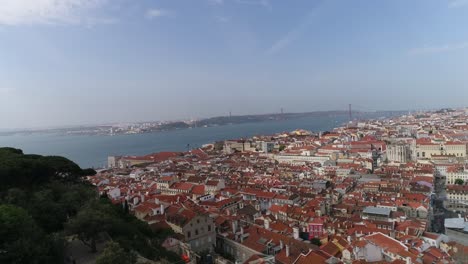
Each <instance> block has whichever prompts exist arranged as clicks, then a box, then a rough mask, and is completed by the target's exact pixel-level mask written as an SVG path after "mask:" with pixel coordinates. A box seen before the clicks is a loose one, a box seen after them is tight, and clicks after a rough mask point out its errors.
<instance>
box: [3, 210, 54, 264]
mask: <svg viewBox="0 0 468 264" xmlns="http://www.w3.org/2000/svg"><path fill="white" fill-rule="evenodd" d="M46 240H47V238H46V236H45V235H44V233H42V232H41V231H40V228H38V226H37V225H36V223H35V222H34V219H33V218H32V217H31V216H30V215H29V214H28V212H27V211H26V210H24V209H22V208H19V207H16V206H13V205H0V263H46V262H48V261H47V256H48V253H49V249H48V247H47V243H46Z"/></svg>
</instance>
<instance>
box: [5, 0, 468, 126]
mask: <svg viewBox="0 0 468 264" xmlns="http://www.w3.org/2000/svg"><path fill="white" fill-rule="evenodd" d="M467 14H468V1H463V0H457V1H411V2H408V1H386V2H383V1H382V2H379V3H376V2H371V1H352V2H351V1H349V2H342V1H334V0H330V1H295V2H294V4H291V3H290V2H288V3H286V2H284V1H269V0H258V1H257V0H231V1H230V0H199V1H163V0H162V1H145V0H142V1H129V0H116V1H109V0H61V1H57V0H40V1H28V0H6V1H4V3H2V6H0V39H1V41H0V58H1V59H0V120H1V125H0V128H2V129H8V128H28V127H50V126H65V125H66V126H68V125H82V124H99V123H112V122H132V121H144V120H180V119H190V118H204V117H212V116H224V115H227V113H228V112H229V111H232V113H233V114H236V115H245V114H262V113H273V112H279V111H280V110H279V109H280V108H284V109H285V111H286V112H307V111H318V110H346V109H347V105H348V104H349V103H351V104H353V105H358V106H364V108H367V109H371V110H404V109H428V108H432V109H434V108H441V107H455V108H457V107H464V106H466V105H465V102H464V101H465V100H464V99H465V98H467V96H468V89H466V88H467V87H466V86H467V85H466V84H467V83H468V80H467V77H466V74H465V73H464V68H466V67H467V66H468V28H466V27H465V26H464V25H466V24H467V23H468V16H467Z"/></svg>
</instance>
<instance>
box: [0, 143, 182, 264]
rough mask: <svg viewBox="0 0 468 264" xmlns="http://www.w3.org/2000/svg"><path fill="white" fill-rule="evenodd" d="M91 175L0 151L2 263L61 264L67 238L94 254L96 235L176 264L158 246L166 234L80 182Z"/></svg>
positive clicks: (56, 161) (65, 163)
mask: <svg viewBox="0 0 468 264" xmlns="http://www.w3.org/2000/svg"><path fill="white" fill-rule="evenodd" d="M95 173H96V171H94V170H93V169H85V170H82V169H81V168H80V167H79V166H78V165H76V164H75V163H74V162H72V161H70V160H68V159H66V158H63V157H58V156H40V155H30V154H28V155H25V154H23V151H21V150H19V149H14V148H0V263H63V260H64V249H65V245H66V242H65V241H66V237H65V236H71V237H78V238H79V239H80V240H81V241H82V242H83V243H84V244H86V245H88V246H89V247H90V249H91V251H95V250H96V242H97V239H98V236H99V234H106V235H110V236H111V238H112V239H113V240H114V241H116V242H117V243H118V245H119V247H121V248H123V250H124V251H125V252H133V251H138V253H139V254H141V255H143V256H144V257H146V258H149V259H159V258H160V257H165V258H167V259H172V260H174V261H177V260H178V259H177V258H178V257H177V256H174V254H171V253H169V252H167V251H165V249H164V248H162V247H161V241H162V240H163V239H165V237H167V233H164V232H160V233H155V232H153V231H152V230H151V229H150V228H149V226H148V225H147V224H146V223H145V222H142V221H140V220H138V219H137V218H135V217H134V216H133V215H130V214H128V211H127V212H125V210H124V208H122V206H121V205H114V204H112V203H111V202H110V201H109V200H108V199H107V198H99V196H98V194H97V191H96V188H95V187H94V186H92V185H90V184H89V183H86V182H84V181H82V180H81V178H82V177H83V176H89V175H94V174H95ZM109 250H115V247H114V248H112V249H109Z"/></svg>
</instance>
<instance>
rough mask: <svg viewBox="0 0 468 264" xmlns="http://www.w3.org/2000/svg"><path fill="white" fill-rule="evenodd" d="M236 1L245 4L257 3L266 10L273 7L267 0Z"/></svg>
mask: <svg viewBox="0 0 468 264" xmlns="http://www.w3.org/2000/svg"><path fill="white" fill-rule="evenodd" d="M236 2H237V3H239V4H246V5H258V6H262V7H264V8H266V9H268V10H272V9H273V7H272V5H271V3H270V1H269V0H236Z"/></svg>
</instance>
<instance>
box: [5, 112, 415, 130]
mask: <svg viewBox="0 0 468 264" xmlns="http://www.w3.org/2000/svg"><path fill="white" fill-rule="evenodd" d="M405 112H406V111H373V112H357V111H354V112H352V114H353V116H359V115H363V114H366V113H374V114H379V113H381V114H382V115H388V114H392V115H398V114H403V113H405ZM348 114H349V112H347V111H314V112H303V113H274V114H258V115H238V116H218V117H210V118H205V119H201V120H190V121H167V122H154V121H148V122H135V123H127V124H126V125H117V124H105V125H90V126H82V125H81V126H78V125H77V126H70V127H66V128H45V129H27V130H26V129H18V130H10V131H3V132H2V131H0V136H14V135H25V136H27V135H36V134H57V135H64V136H69V135H72V136H73V135H89V136H93V135H94V136H97V135H107V136H114V135H131V134H144V133H154V132H164V131H172V130H180V129H191V128H197V127H214V126H225V125H237V124H244V123H257V122H267V121H279V120H289V119H297V118H303V117H311V116H336V115H339V116H343V115H348Z"/></svg>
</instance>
